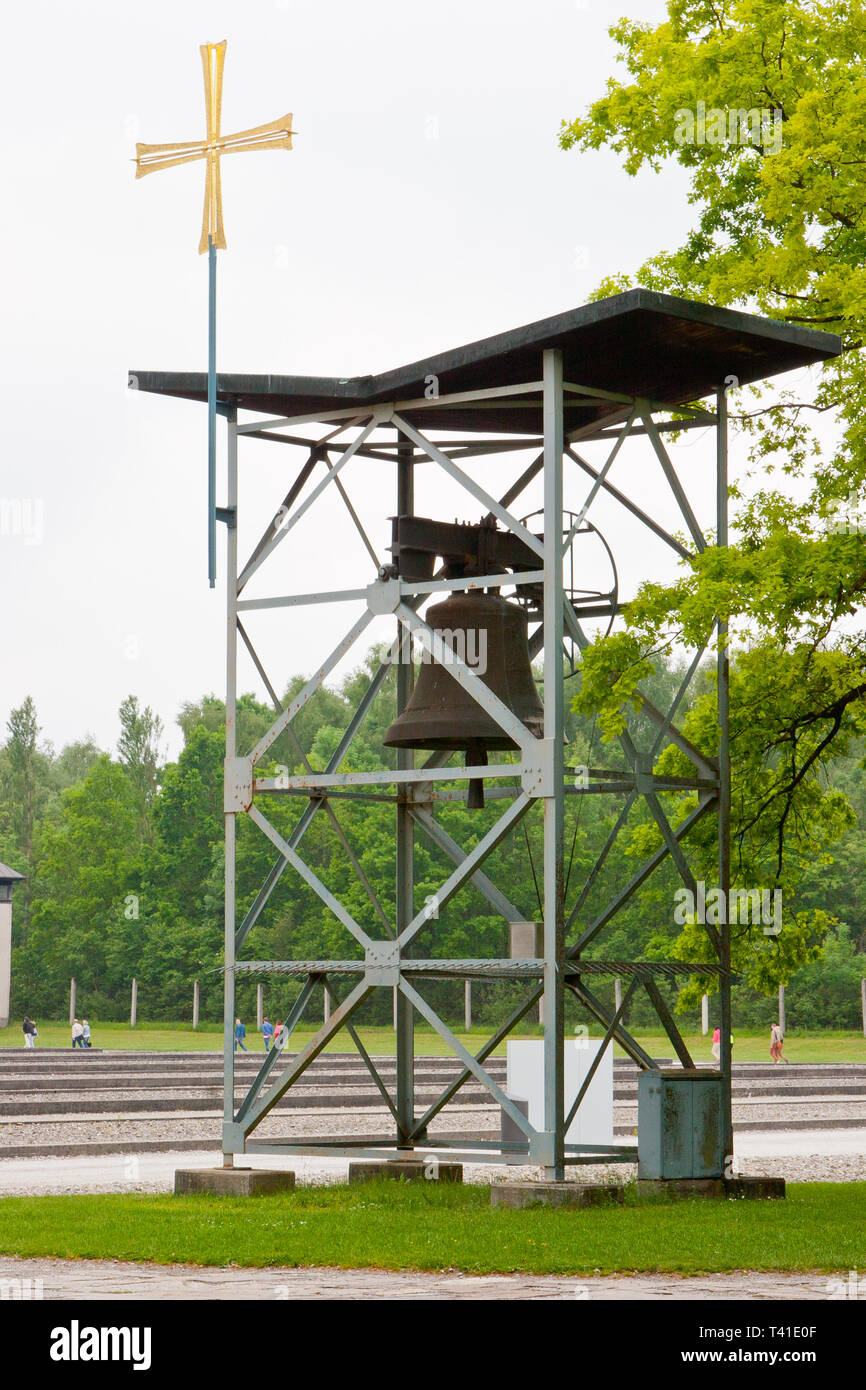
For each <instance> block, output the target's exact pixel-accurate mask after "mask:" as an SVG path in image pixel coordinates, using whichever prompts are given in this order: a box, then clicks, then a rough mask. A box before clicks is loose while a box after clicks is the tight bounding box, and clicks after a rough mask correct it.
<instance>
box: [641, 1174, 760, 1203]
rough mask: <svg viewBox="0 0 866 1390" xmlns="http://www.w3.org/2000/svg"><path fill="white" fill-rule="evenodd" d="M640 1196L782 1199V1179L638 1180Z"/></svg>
mask: <svg viewBox="0 0 866 1390" xmlns="http://www.w3.org/2000/svg"><path fill="white" fill-rule="evenodd" d="M637 1190H638V1194H639V1195H640V1196H647V1195H656V1196H665V1197H715V1198H717V1199H719V1198H724V1197H741V1198H770V1197H784V1196H785V1179H784V1178H757V1177H756V1178H638V1180H637Z"/></svg>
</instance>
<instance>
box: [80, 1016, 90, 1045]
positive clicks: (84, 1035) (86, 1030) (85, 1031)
mask: <svg viewBox="0 0 866 1390" xmlns="http://www.w3.org/2000/svg"><path fill="white" fill-rule="evenodd" d="M81 1046H82V1047H90V1024H89V1023H88V1022H87V1019H86V1018H83V1019H82V1020H81Z"/></svg>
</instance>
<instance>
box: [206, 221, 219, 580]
mask: <svg viewBox="0 0 866 1390" xmlns="http://www.w3.org/2000/svg"><path fill="white" fill-rule="evenodd" d="M207 261H208V267H207V269H208V295H207V577H208V582H209V584H210V587H211V588H213V587H214V585H215V584H216V389H217V388H216V264H217V258H216V247H215V246H214V240H213V237H212V236H209V237H208V239H207Z"/></svg>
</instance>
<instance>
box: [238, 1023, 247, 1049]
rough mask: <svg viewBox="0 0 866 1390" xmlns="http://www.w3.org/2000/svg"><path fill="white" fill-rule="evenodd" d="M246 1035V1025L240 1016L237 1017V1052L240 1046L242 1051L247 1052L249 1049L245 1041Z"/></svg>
mask: <svg viewBox="0 0 866 1390" xmlns="http://www.w3.org/2000/svg"><path fill="white" fill-rule="evenodd" d="M246 1035H247V1030H246V1027H245V1026H244V1024H243V1023H241V1021H240V1019H239V1018H236V1019H235V1052H237V1050H238V1048H240V1050H241V1052H246V1050H247V1045H246V1043H245V1042H244V1038H245V1037H246Z"/></svg>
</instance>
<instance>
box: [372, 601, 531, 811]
mask: <svg viewBox="0 0 866 1390" xmlns="http://www.w3.org/2000/svg"><path fill="white" fill-rule="evenodd" d="M425 616H426V621H427V623H428V624H429V626H430V627H432V628H433V630H434V631H435V632H438V633H442V634H443V640H444V641H446V642H447V643H448V645H449V646H451V647H453V648H454V650H455V652H456V654H457V656H458V657H459V658H460V659H461V660H462V661H464V662H465V664H466V665H467V666H468V667H469V668H470V670H474V671H475V673H476V674H477V675H478V676H479V678H480V679H481V680H483V681H484V684H485V685H487V686H489V687H490V689H491V690H492V691H493V693H494V695H498V697H499V699H500V700H501V701H502V702H503V704H505V705H507V706H508V708H509V709H510V710H511V711H512V713H513V714H515V715H516V716H517V718H518V719H519V720H521V721H522V723H524V724H525V725H526V726H527V728H528V729H529V731H530V733H532V734H533V735H534V736H535V737H537V738H540V737H541V734H542V730H543V724H544V709H543V706H542V704H541V701H540V699H539V698H538V691H537V690H536V688H535V682H534V680H533V678H532V664H531V662H530V659H529V644H528V641H527V629H526V614H525V613H524V611H523V609H522V608H518V607H517V605H516V604H514V603H509V602H508V601H507V600H506V599H504V598H501V597H500V596H499V595H496V594H480V593H475V594H454V595H453V596H452V597H451V598H448V599H445V601H444V602H443V603H436V604H434V605H433V607H432V608H429V609H428V610H427V613H426V615H425ZM384 741H385V744H386V745H387V747H389V748H429V749H432V750H434V751H435V750H437V749H449V748H453V749H462V750H463V751H464V752H465V754H466V765H467V766H479V765H483V764H485V763H486V762H487V754H488V752H489V751H490V750H491V749H503V748H516V747H517V745H516V744H515V743H514V741H513V740H512V739H511V738H509V736H508V734H506V732H505V731H504V729H501V728H500V727H499V725H498V724H497V723H496V721H495V720H494V719H492V718H491V716H490V715H489V714H488V713H487V711H486V710H484V709H482V707H481V706H480V705H479V704H478V703H477V701H475V700H473V698H472V696H471V695H470V694H469V693H468V691H466V690H464V689H463V686H462V685H460V684H458V682H457V681H456V680H455V679H454V677H453V676H452V675H451V674H450V672H449V671H448V667H447V666H441V665H440V664H439V662H438V661H434V660H433V658H432V657H431V655H430V654H429V652H427V651H426V650H425V652H424V659H423V661H422V664H421V670H420V672H419V675H418V680H417V683H416V685H415V689H414V691H413V692H412V698H411V700H410V701H409V703H408V705H407V706H406V708H405V710H404V711H403V713H402V714H401V715H400V716H399V717H398V718H397V719H395V721H394V723H393V724H392V725H391V726H390V728H389V729H388V732H387V733H386V734H385V740H384ZM467 805H468V806H470V807H478V806H483V805H484V787H483V783H482V782H481V781H480V780H479V779H473V780H472V782H471V783H470V787H469V797H468V801H467Z"/></svg>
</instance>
